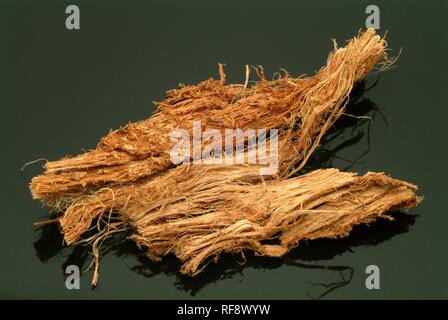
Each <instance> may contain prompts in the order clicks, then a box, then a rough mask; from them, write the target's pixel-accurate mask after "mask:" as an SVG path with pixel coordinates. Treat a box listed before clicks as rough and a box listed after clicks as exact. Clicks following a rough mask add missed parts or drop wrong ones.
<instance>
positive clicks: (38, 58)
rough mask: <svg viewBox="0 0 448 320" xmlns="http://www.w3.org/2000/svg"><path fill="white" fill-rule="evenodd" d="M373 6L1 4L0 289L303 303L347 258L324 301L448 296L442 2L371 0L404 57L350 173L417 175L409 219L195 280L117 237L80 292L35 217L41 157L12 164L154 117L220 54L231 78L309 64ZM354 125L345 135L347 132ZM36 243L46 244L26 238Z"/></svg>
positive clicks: (23, 293) (378, 95)
mask: <svg viewBox="0 0 448 320" xmlns="http://www.w3.org/2000/svg"><path fill="white" fill-rule="evenodd" d="M68 4H77V5H79V7H80V9H81V29H80V30H79V31H68V30H66V29H65V18H66V15H65V7H66V6H67V5H68ZM368 4H370V3H369V2H366V1H338V2H336V1H295V2H292V1H270V2H268V1H244V2H243V1H220V2H218V1H208V2H206V1H201V2H199V1H92V0H89V1H76V0H72V1H60V0H59V1H48V0H45V1H44V0H41V1H22V0H20V1H19V0H14V1H4V0H3V1H1V3H0V48H1V50H0V88H1V94H0V105H1V120H2V122H1V124H2V125H1V127H0V130H1V135H0V137H1V139H2V141H3V142H2V143H1V145H2V149H1V150H2V152H1V158H0V159H1V160H0V161H1V165H0V168H1V193H0V196H1V204H2V209H1V214H0V217H1V219H0V226H1V232H0V246H1V247H0V248H1V251H0V297H2V298H145V299H146V298H151V299H153V298H190V297H192V294H196V295H195V297H197V298H205V299H208V298H286V299H303V298H308V297H310V296H311V297H317V296H319V295H320V294H322V293H324V292H325V288H324V287H322V286H318V285H316V284H315V283H326V284H329V283H335V282H341V281H342V278H341V275H340V272H339V271H338V270H339V269H338V267H342V268H341V269H342V270H343V271H342V276H345V278H346V279H348V276H349V273H350V270H352V272H353V277H352V278H351V281H347V283H345V284H344V283H343V284H344V285H341V286H338V285H335V287H336V288H335V290H333V291H332V292H331V293H329V294H328V295H326V296H325V298H336V299H341V298H363V299H377V298H448V289H447V285H448V281H447V280H448V276H447V273H448V269H447V266H448V257H447V250H446V245H447V231H446V230H447V228H448V215H447V214H446V205H445V203H446V202H444V201H446V199H447V195H446V186H447V183H448V181H447V175H446V167H445V166H446V165H447V152H446V150H445V147H446V131H445V130H446V121H447V119H448V110H447V105H446V96H445V94H446V88H445V85H446V80H447V66H446V57H447V36H446V19H445V18H446V13H447V10H448V6H447V3H446V2H443V1H435V0H429V1H402V2H401V1H400V2H398V1H375V4H377V5H378V6H379V7H380V10H381V32H382V33H383V32H385V31H386V30H387V31H388V43H389V45H390V47H391V48H392V49H393V51H392V53H397V52H398V50H399V49H400V48H401V49H402V54H401V57H400V59H399V61H398V63H397V67H396V68H394V69H391V70H389V71H387V72H384V73H381V74H379V75H378V74H377V75H372V76H370V77H369V78H368V82H367V85H372V84H373V83H374V82H375V81H376V80H378V83H377V85H376V86H375V87H374V88H373V89H372V90H370V91H369V92H367V93H366V94H365V96H366V97H367V98H369V99H370V101H371V102H372V103H374V104H375V105H376V106H378V108H379V109H380V111H381V112H378V111H377V112H376V113H375V112H374V113H375V117H374V120H373V122H372V124H371V126H370V150H369V152H367V153H366V154H365V155H364V156H362V157H361V158H360V159H359V160H358V161H357V162H356V163H355V164H354V166H353V167H352V168H351V170H356V171H358V172H361V173H363V172H366V171H368V170H371V171H384V172H386V173H388V174H391V175H393V176H394V177H397V178H402V179H406V180H409V181H411V182H414V183H416V184H418V185H419V187H420V191H419V193H420V194H421V195H424V196H425V201H424V202H423V203H422V204H421V206H419V207H418V208H416V209H414V210H412V211H411V212H410V213H411V214H412V215H413V216H411V217H410V218H406V217H401V218H400V219H399V220H398V221H397V222H396V223H395V224H384V223H383V224H382V223H380V224H375V225H373V226H372V227H371V228H368V229H365V228H364V229H361V230H358V231H355V235H354V236H352V237H350V238H349V239H347V240H336V241H320V242H318V243H315V244H310V245H304V246H302V247H299V248H298V249H297V250H296V251H295V252H294V253H293V255H290V256H289V257H288V258H287V259H286V260H285V261H283V262H281V261H266V260H262V261H260V260H257V259H250V260H249V261H248V264H247V266H246V267H239V265H238V264H236V263H235V262H234V261H235V260H232V259H231V258H230V259H229V258H226V259H225V260H224V261H223V264H222V265H221V266H220V267H218V268H216V267H215V268H212V269H211V270H210V271H209V272H208V273H207V274H206V275H205V276H203V277H201V278H199V279H196V280H193V281H192V280H188V279H184V278H182V277H179V276H178V275H176V273H175V272H174V267H172V266H171V265H172V264H173V261H172V260H169V261H166V263H163V264H158V265H151V264H143V265H142V264H141V259H139V258H138V256H136V255H135V253H134V252H133V251H132V250H131V248H129V247H126V246H122V247H121V249H120V250H119V252H117V251H115V252H114V251H112V252H110V253H109V254H108V255H106V256H105V257H104V258H103V259H102V260H101V269H100V284H99V288H98V289H97V290H94V291H92V290H91V289H90V288H89V281H90V278H91V273H87V274H86V275H84V276H83V277H82V283H81V290H78V291H68V290H66V289H65V286H64V275H63V272H62V267H61V266H62V264H63V263H64V262H65V261H66V260H67V258H68V257H69V255H70V254H72V255H71V258H70V259H73V257H74V256H75V255H76V254H77V252H75V253H72V250H71V249H64V250H62V251H59V252H57V249H58V245H59V244H60V241H61V240H60V238H59V237H57V236H55V234H52V233H51V232H52V231H46V232H45V233H43V234H42V232H41V231H38V230H36V229H35V228H34V227H33V225H32V223H33V222H34V221H36V220H41V219H43V218H44V217H45V216H46V210H45V209H44V208H41V207H40V205H39V204H38V203H37V202H35V201H33V200H32V199H31V197H30V194H29V191H28V186H27V185H28V181H29V178H30V177H32V176H33V175H35V174H37V173H39V172H40V165H39V164H38V165H34V166H30V167H27V168H26V170H25V172H24V173H25V179H24V178H22V176H21V175H20V174H19V171H18V170H19V169H20V167H21V166H22V165H23V164H24V163H26V162H28V161H31V160H34V159H37V158H41V157H44V158H47V159H50V160H54V159H57V158H60V157H62V156H64V155H68V154H77V153H79V152H81V150H82V149H83V148H85V149H89V148H93V147H95V145H96V143H97V141H98V139H99V138H100V137H102V136H103V135H104V134H105V133H106V132H107V131H108V130H109V129H111V128H118V127H119V126H120V125H122V124H125V123H126V122H128V121H135V120H138V119H143V118H145V117H148V116H149V115H150V113H151V112H152V111H153V106H152V103H151V101H154V100H160V99H162V98H163V96H164V92H165V91H166V90H168V89H170V88H173V87H176V85H177V84H178V83H180V82H182V83H187V84H194V83H197V82H199V81H201V80H204V79H207V78H208V77H211V76H216V74H217V72H216V64H217V63H218V62H221V63H225V64H226V65H227V68H226V71H227V73H228V78H229V79H230V81H238V82H241V81H243V79H244V65H245V64H255V65H258V64H260V65H263V66H264V67H265V72H266V74H268V75H272V74H273V73H274V72H275V71H277V70H278V69H279V68H286V69H287V70H289V71H290V72H291V74H293V75H300V74H303V73H307V74H310V73H313V72H314V71H316V70H317V69H319V68H320V66H322V65H323V64H324V63H325V60H326V57H327V54H328V52H329V51H330V50H331V48H332V43H331V38H336V39H337V40H338V42H339V43H341V44H343V42H344V41H345V40H346V39H349V38H350V37H352V36H354V35H355V34H356V33H357V32H358V30H359V29H360V28H362V27H363V26H364V20H365V18H366V14H365V13H364V10H365V7H366V6H367V5H368ZM381 113H382V115H383V117H382V116H381ZM367 127H368V126H367V125H364V126H363V127H362V128H361V129H359V130H361V131H359V130H358V129H357V130H356V132H364V134H365V135H364V137H363V138H362V139H361V140H360V141H359V143H357V144H356V145H353V146H351V147H349V148H346V149H344V150H342V151H340V152H339V153H338V154H337V156H338V157H339V158H336V159H335V162H334V165H335V166H338V167H340V168H344V167H346V166H347V164H348V162H347V161H345V160H342V159H340V158H344V159H352V160H353V159H355V158H356V157H357V156H358V155H360V154H362V153H363V152H364V151H365V150H367V147H368V142H369V139H367V129H368V128H367ZM351 134H352V131H351V130H346V132H345V133H344V135H345V137H344V138H341V139H348V138H350V137H351V136H350V135H351ZM341 141H342V140H341ZM53 231H54V230H53ZM42 236H44V237H47V240H45V239H43V240H42V239H41V240H40V241H38V242H37V244H36V245H34V242H35V241H36V240H38V239H39V238H40V237H42ZM36 248H37V249H36ZM45 249H46V250H47V251H45ZM48 250H50V251H49V252H48ZM52 251H54V252H53V253H56V252H57V253H56V254H53V253H52ZM78 253H79V252H78ZM81 253H82V252H81ZM117 254H118V256H117ZM41 260H44V261H46V262H45V263H44V262H42V261H41ZM70 261H72V260H70ZM369 264H376V265H378V266H379V267H380V269H381V289H380V290H378V291H368V290H366V289H365V286H364V281H365V278H366V275H365V272H364V271H365V268H366V266H367V265H369ZM136 266H137V268H135V267H136ZM138 266H140V267H138ZM309 266H320V267H319V268H309ZM327 267H328V268H327ZM145 275H146V276H145ZM151 275H152V276H151ZM348 280H350V279H348Z"/></svg>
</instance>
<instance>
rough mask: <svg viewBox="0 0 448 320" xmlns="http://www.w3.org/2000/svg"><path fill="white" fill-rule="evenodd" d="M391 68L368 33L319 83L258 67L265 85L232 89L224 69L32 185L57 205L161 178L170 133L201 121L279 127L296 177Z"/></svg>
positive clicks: (284, 169)
mask: <svg viewBox="0 0 448 320" xmlns="http://www.w3.org/2000/svg"><path fill="white" fill-rule="evenodd" d="M391 63H392V61H391V60H389V59H388V57H387V53H386V42H385V40H384V39H382V38H381V37H380V36H378V35H376V33H375V30H373V29H368V30H367V31H365V32H363V33H361V34H359V35H358V36H357V37H355V38H353V39H352V40H350V41H349V42H348V43H347V45H346V46H345V47H343V48H337V46H336V44H335V48H334V51H333V52H332V53H331V54H330V55H329V57H328V61H327V65H326V66H325V67H323V68H322V69H321V70H320V71H319V72H318V73H317V74H316V75H315V76H312V77H308V78H304V77H300V78H292V77H290V76H289V75H288V74H286V75H285V76H284V77H282V78H280V79H277V80H273V81H268V80H266V79H265V78H264V75H263V72H262V69H261V68H258V69H256V70H257V73H258V75H259V77H260V81H258V82H257V83H256V84H255V85H253V86H251V87H248V86H247V81H246V83H245V84H231V85H226V84H225V75H224V72H223V70H222V66H220V76H221V77H220V80H213V79H210V80H207V81H204V82H202V83H200V84H198V85H196V86H186V87H182V88H180V89H177V90H171V91H169V92H168V93H167V98H166V99H165V100H164V101H162V102H160V103H158V104H157V105H158V109H157V112H156V114H154V115H153V116H152V117H150V118H149V119H147V120H143V121H139V122H136V123H131V124H128V125H127V126H125V127H124V128H122V129H119V130H116V131H113V132H111V133H109V135H107V136H106V137H105V138H103V139H102V140H101V141H100V143H99V144H98V147H97V148H96V149H95V150H93V151H90V152H87V153H84V154H81V155H79V156H76V157H72V158H65V159H61V160H58V161H53V162H48V163H47V164H46V165H45V168H46V172H45V173H44V174H43V175H41V176H37V177H35V178H33V180H32V182H31V191H32V194H33V197H34V198H35V199H39V200H41V201H43V202H45V203H48V204H50V205H54V204H55V203H58V201H60V200H63V199H68V200H70V199H72V198H74V197H76V196H80V195H83V194H87V193H91V192H92V191H95V190H98V189H101V188H102V187H108V186H110V185H117V184H124V183H129V182H133V181H137V180H140V179H142V178H145V177H151V176H155V175H157V174H158V173H160V172H163V171H165V170H167V169H169V168H170V167H171V166H172V165H171V162H170V156H169V152H170V150H171V147H172V144H173V142H172V141H171V140H170V138H169V134H170V132H171V131H172V130H174V129H176V128H183V129H186V130H189V131H190V132H191V130H192V123H193V120H195V121H201V122H202V124H203V126H202V129H203V130H206V129H212V128H213V129H217V130H220V131H221V132H223V131H224V130H225V129H231V128H238V129H242V130H246V129H248V128H263V129H271V128H276V129H279V130H280V131H279V132H280V133H279V134H280V139H281V141H283V143H282V144H281V145H280V146H279V147H280V148H284V149H286V150H288V152H286V153H282V152H280V154H281V155H282V157H281V158H280V176H282V177H286V176H290V175H292V174H293V173H294V172H296V171H298V170H300V169H301V168H302V167H303V165H304V164H305V163H306V161H307V160H308V157H309V156H310V155H311V153H312V152H313V151H314V150H315V148H316V147H317V146H318V144H319V141H320V139H321V138H322V136H323V135H324V134H325V132H326V131H327V130H328V129H329V128H330V127H331V125H332V124H333V123H334V121H335V120H336V119H337V118H338V117H339V116H340V115H341V114H342V113H343V111H344V107H345V104H346V102H347V97H348V94H349V93H350V91H351V89H352V87H353V84H354V83H355V82H356V81H359V80H361V79H362V78H363V77H364V76H366V74H367V73H368V72H369V71H370V70H371V69H372V68H374V66H375V65H376V64H380V68H384V67H387V66H388V65H390V64H391ZM297 127H298V129H297V130H294V128H297ZM297 163H298V166H296V167H294V168H293V165H295V164H297Z"/></svg>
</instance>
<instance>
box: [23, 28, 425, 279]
mask: <svg viewBox="0 0 448 320" xmlns="http://www.w3.org/2000/svg"><path fill="white" fill-rule="evenodd" d="M391 63H393V61H391V60H390V59H388V57H387V54H386V42H385V41H384V39H382V38H381V37H379V36H378V35H376V34H375V31H374V30H373V29H368V30H367V31H366V32H364V33H361V34H360V35H358V36H357V37H355V38H354V39H352V40H350V41H349V42H348V43H347V45H346V46H345V47H343V48H337V46H336V45H335V49H334V51H333V52H332V53H331V54H330V55H329V57H328V61H327V65H326V66H325V67H323V68H322V69H321V70H320V71H319V72H318V73H317V74H316V75H315V76H312V77H299V78H293V77H291V76H289V75H288V74H287V73H285V75H284V76H282V77H280V78H279V79H276V80H273V81H268V80H266V79H265V77H264V75H263V72H262V69H261V68H256V71H257V73H258V75H259V78H260V80H259V81H257V82H255V84H253V85H252V86H250V85H249V69H247V77H246V81H245V83H244V84H231V85H226V84H225V74H224V71H223V69H222V66H220V80H213V79H210V80H207V81H205V82H202V83H200V84H199V85H196V86H185V87H182V88H180V89H177V90H172V91H169V92H168V96H167V98H166V99H165V100H164V101H162V102H160V103H158V110H157V112H156V113H155V114H154V115H153V116H152V117H151V118H149V119H148V120H144V121H140V122H136V123H132V124H129V125H127V126H125V127H124V128H122V129H119V130H117V131H113V132H111V133H109V135H108V136H106V137H105V138H103V139H102V140H101V141H100V143H99V145H98V147H97V148H96V149H95V150H92V151H90V152H87V153H85V154H82V155H79V156H76V157H72V158H65V159H61V160H59V161H54V162H48V163H46V165H45V168H46V172H45V173H44V174H43V175H41V176H38V177H35V178H34V179H33V180H32V183H31V191H32V194H33V197H34V198H36V199H39V200H41V201H42V202H43V203H45V204H48V205H50V206H53V207H55V208H56V209H60V210H63V213H62V215H61V216H60V217H59V218H58V219H57V220H58V221H59V223H60V225H61V228H62V231H63V233H64V239H65V241H66V243H68V244H76V243H90V244H91V245H92V247H93V254H94V257H95V262H96V264H95V273H94V279H93V283H96V282H97V280H98V259H99V248H100V246H101V243H102V242H103V241H104V239H106V238H107V237H109V236H110V235H112V234H114V233H118V232H122V231H125V230H130V229H131V230H134V234H133V236H132V237H131V238H132V239H133V240H134V241H135V242H136V243H137V245H138V246H140V247H142V248H145V250H146V252H147V255H148V256H149V257H150V258H151V259H153V260H157V259H160V258H161V257H163V256H165V255H167V254H175V255H176V256H177V257H178V258H179V259H180V260H181V261H183V263H184V264H183V266H182V269H181V271H182V272H183V273H186V274H189V275H196V274H197V273H199V272H200V271H201V270H202V268H203V267H204V266H205V265H206V264H207V263H208V262H209V261H212V260H216V259H217V258H218V257H219V255H220V253H222V252H230V253H240V252H243V251H244V250H253V251H255V252H256V253H258V254H262V255H267V256H277V257H278V256H282V255H284V254H285V253H286V252H288V251H289V250H291V249H292V248H293V247H295V246H297V245H298V244H299V242H301V241H303V240H311V239H316V238H321V237H329V238H335V237H343V236H346V235H347V234H348V233H349V232H350V230H351V229H352V227H353V226H354V225H356V224H360V223H369V222H371V221H374V220H375V219H376V218H378V217H386V218H387V217H388V218H390V216H389V215H388V212H389V211H394V210H407V209H409V208H411V207H413V206H415V205H417V204H418V202H419V201H420V199H419V198H418V197H417V196H416V195H415V193H414V191H415V189H416V187H415V186H414V185H412V184H409V183H407V182H404V181H400V180H395V179H392V178H389V177H387V176H386V175H384V174H380V173H368V174H366V175H364V176H360V177H358V176H356V174H354V173H344V172H340V171H338V170H336V169H326V170H316V171H313V172H311V173H308V174H306V175H302V176H299V177H293V176H294V175H295V174H296V173H297V172H298V171H299V170H301V169H302V168H303V167H304V165H305V164H306V163H307V161H308V159H309V157H310V155H311V154H312V153H313V152H314V150H315V149H316V148H317V146H318V145H319V142H320V141H321V139H322V137H323V136H324V135H325V133H326V132H328V130H329V129H330V128H331V127H332V125H333V124H334V122H335V121H336V120H337V119H338V118H339V117H340V116H341V115H342V114H343V113H344V111H345V106H346V104H347V102H348V95H349V93H350V91H351V90H352V88H353V85H354V84H355V82H357V81H359V80H361V79H362V78H363V77H364V76H366V75H367V73H368V72H369V71H371V70H372V69H373V68H374V67H375V65H379V66H380V69H384V68H386V67H388V66H389V65H390V64H391ZM193 121H201V123H202V130H206V129H217V130H218V131H219V132H221V133H222V134H223V136H225V130H226V129H232V128H238V129H242V130H246V129H250V128H262V129H272V128H275V129H278V130H279V135H278V158H279V172H278V174H274V175H268V176H263V175H260V172H259V167H260V164H255V165H253V164H252V165H247V164H233V165H229V164H191V165H187V164H182V165H179V166H174V165H173V164H172V162H171V160H170V151H171V149H172V147H173V142H172V141H171V139H170V132H172V131H173V130H175V129H177V128H182V129H186V130H188V131H189V132H190V133H191V131H192V130H193V128H192V124H193ZM269 139H270V137H267V140H269ZM250 152H251V151H250V150H244V151H243V155H244V157H248V155H249V154H250ZM234 156H235V157H237V156H238V154H237V155H234ZM95 221H96V225H95ZM95 228H96V232H94V234H93V235H91V236H90V237H88V238H85V237H84V238H83V237H82V236H83V234H85V233H86V231H88V230H89V229H90V230H92V229H95Z"/></svg>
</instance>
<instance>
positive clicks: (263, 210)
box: [66, 165, 420, 275]
mask: <svg viewBox="0 0 448 320" xmlns="http://www.w3.org/2000/svg"><path fill="white" fill-rule="evenodd" d="M415 190H416V186H414V185H412V184H410V183H407V182H404V181H400V180H396V179H392V178H390V177H388V176H386V175H384V174H382V173H367V174H365V175H364V176H360V177H359V176H357V175H356V174H355V173H346V172H340V171H338V170H337V169H323V170H315V171H312V172H310V173H308V174H305V175H302V176H298V177H295V178H289V179H284V180H271V181H263V178H262V177H261V176H260V175H259V173H258V171H257V170H256V169H255V168H253V167H249V166H225V165H224V166H221V165H211V166H191V167H189V168H188V167H187V166H181V167H178V168H176V169H174V170H170V171H168V172H167V173H166V174H165V175H162V176H160V177H157V178H154V179H153V180H151V181H148V182H147V183H146V184H143V185H140V186H137V187H123V188H119V189H116V190H115V191H112V190H103V191H102V192H103V197H101V196H99V195H97V196H96V197H93V198H90V199H85V201H83V202H82V204H81V205H80V206H79V207H75V208H76V210H75V211H72V212H70V214H74V215H75V216H82V213H83V212H85V211H89V210H99V211H98V212H97V213H100V214H101V215H102V216H104V217H107V216H108V214H109V213H110V212H111V211H110V210H111V209H115V210H116V211H117V212H119V213H120V218H118V220H113V221H118V222H116V223H117V225H119V224H120V222H119V221H125V222H126V223H127V224H128V225H129V227H132V229H134V230H135V235H133V236H132V237H131V238H132V239H133V240H134V241H136V243H137V244H138V245H139V246H140V247H144V248H146V252H147V255H148V256H149V257H150V258H151V259H153V260H158V259H160V258H161V257H162V256H165V255H167V254H170V253H173V254H175V255H176V256H177V257H178V258H179V259H180V260H181V261H183V262H184V264H183V266H182V269H181V271H182V272H183V273H186V274H189V275H196V274H197V273H199V272H200V271H201V270H202V267H204V266H205V265H206V263H207V262H209V261H211V260H212V258H215V261H216V259H217V258H218V257H219V255H220V253H222V252H230V253H242V252H243V250H253V251H255V252H257V253H258V254H262V255H267V256H273V257H279V256H282V255H284V254H286V253H287V252H288V251H289V250H291V249H292V248H294V247H296V246H297V245H298V244H299V242H300V241H303V240H312V239H316V238H337V237H344V236H347V235H348V234H349V232H350V231H351V229H352V228H353V226H355V225H357V224H360V223H369V222H372V221H374V220H375V219H377V218H379V217H383V218H389V219H391V217H390V216H389V215H388V213H389V212H390V211H397V210H405V211H406V210H408V209H409V208H411V207H414V206H415V205H417V204H418V202H419V201H420V199H419V198H418V197H417V196H416V195H415V193H414V191H415ZM111 192H114V194H113V199H114V200H113V201H110V199H111V197H110V196H109V195H108V193H109V194H110V193H111ZM104 219H106V218H104ZM111 230H112V229H111ZM113 230H117V229H113ZM66 236H67V235H66Z"/></svg>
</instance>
